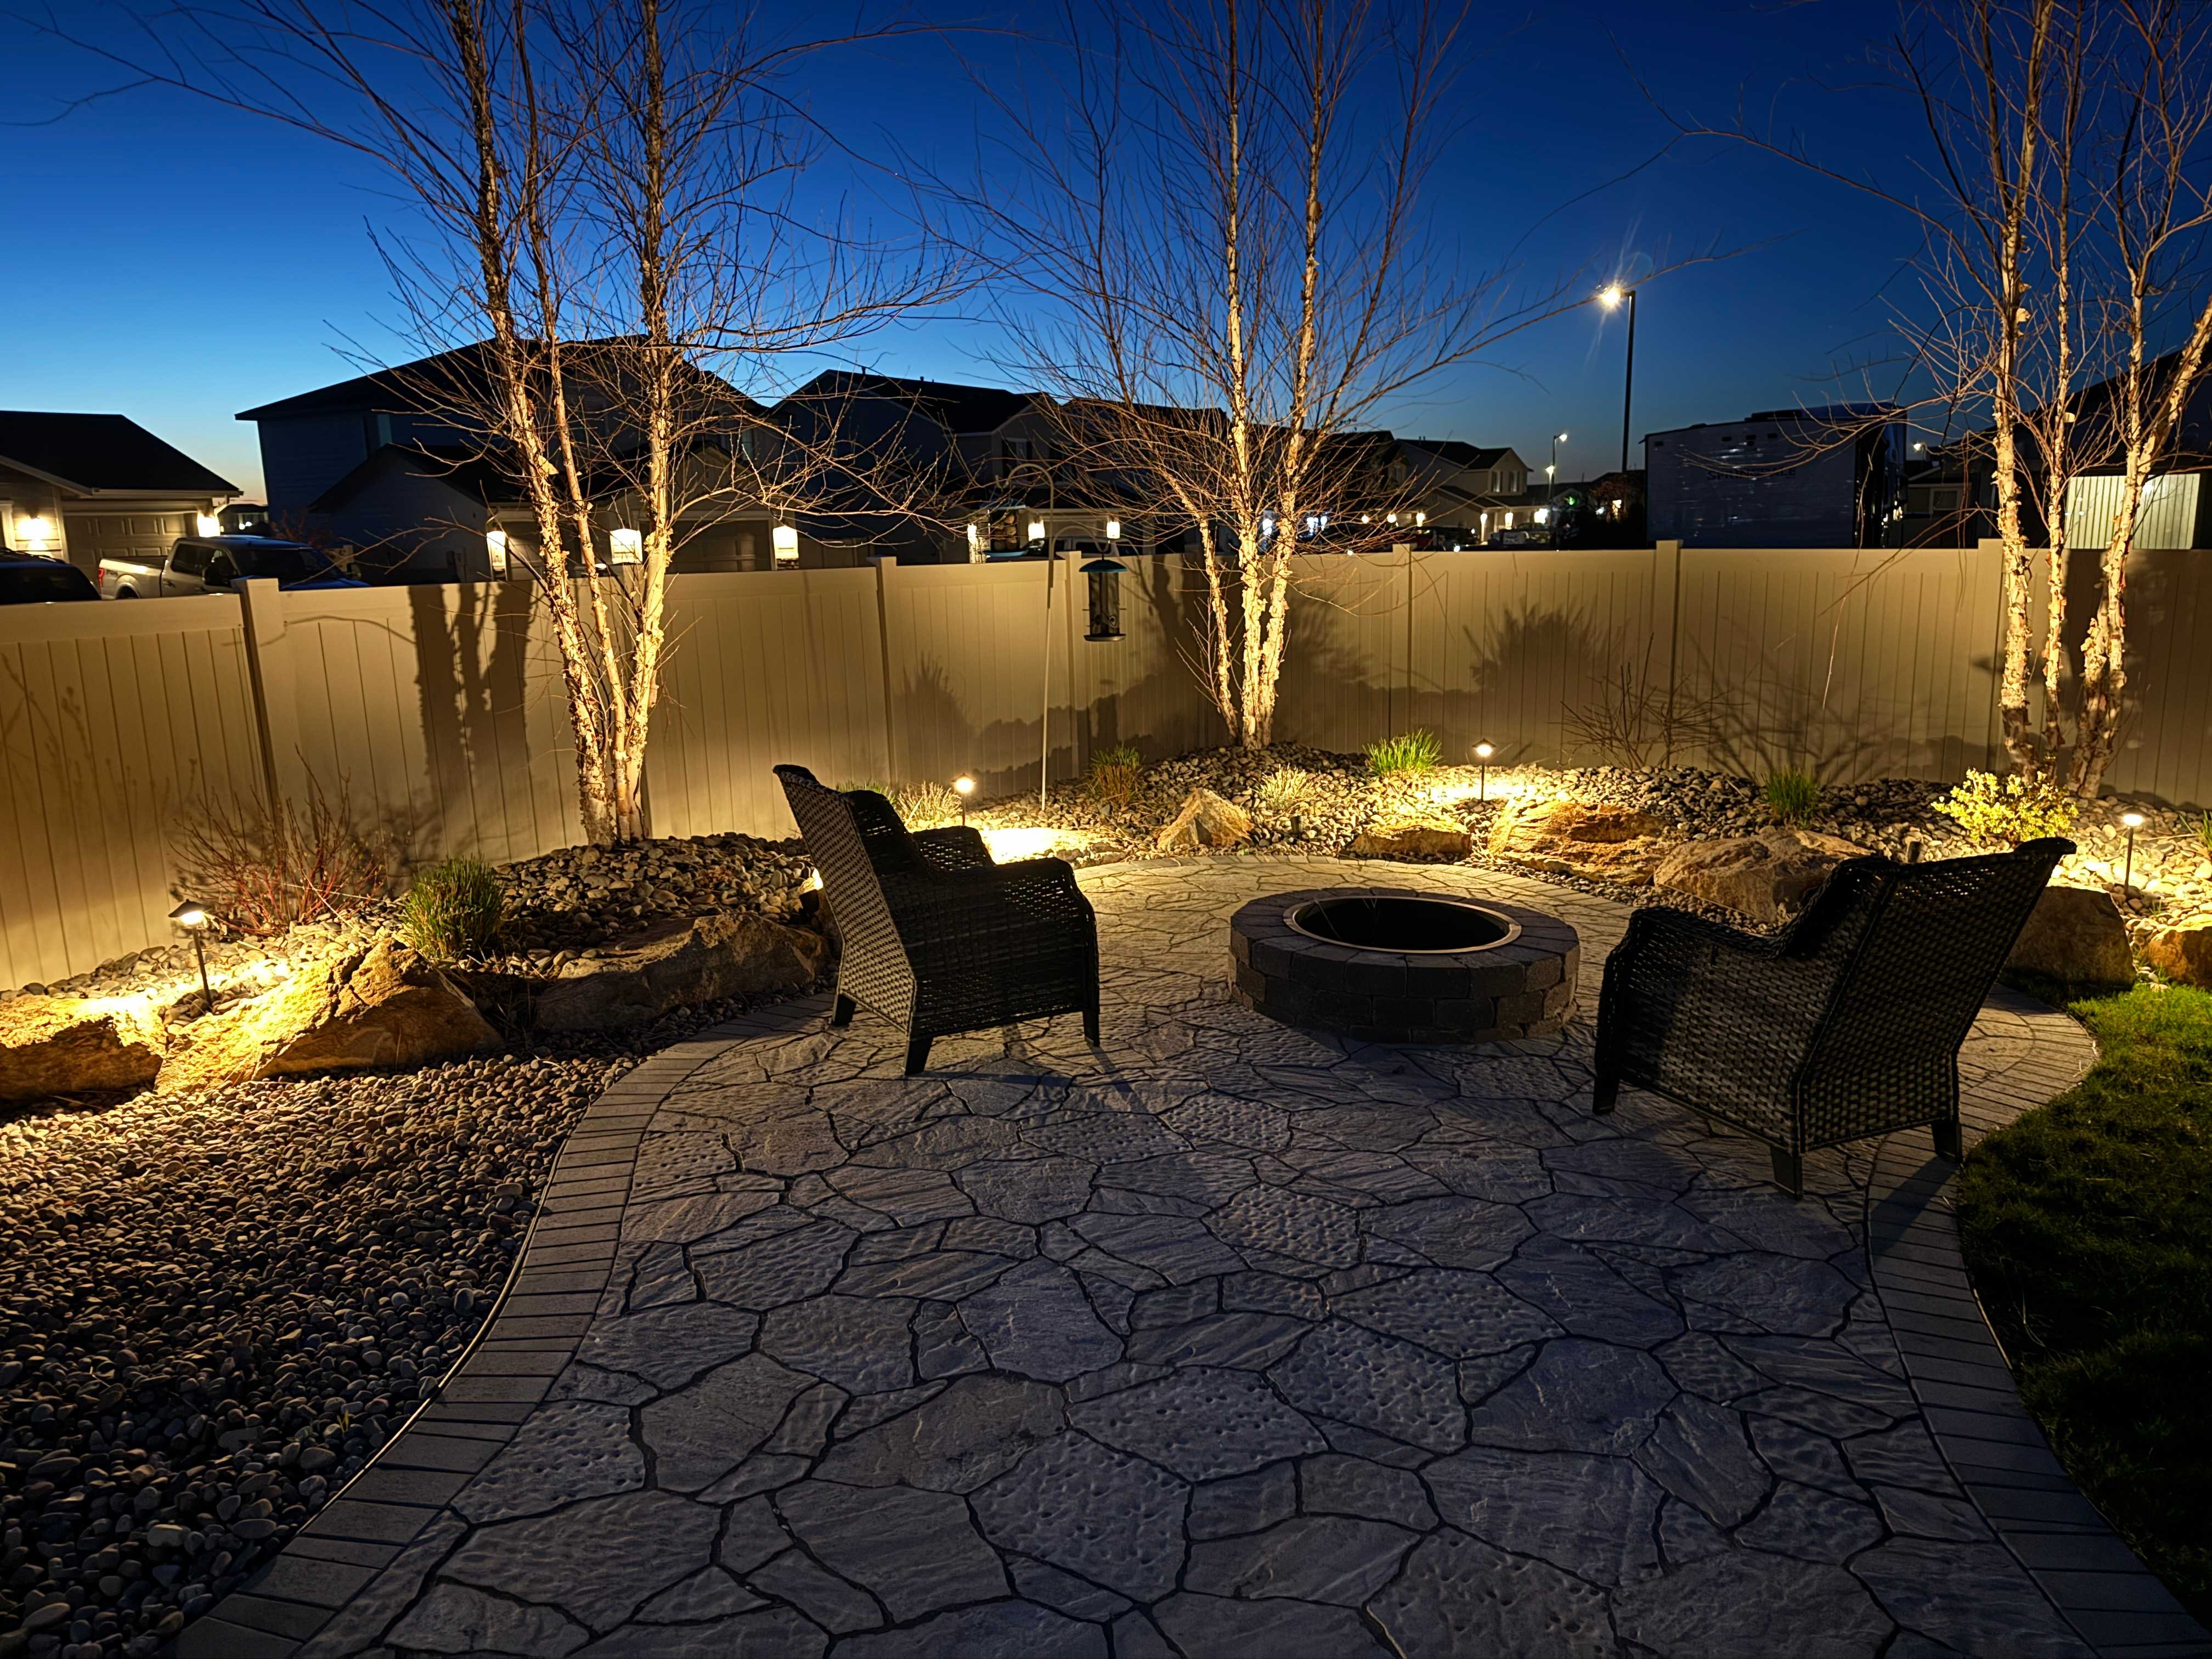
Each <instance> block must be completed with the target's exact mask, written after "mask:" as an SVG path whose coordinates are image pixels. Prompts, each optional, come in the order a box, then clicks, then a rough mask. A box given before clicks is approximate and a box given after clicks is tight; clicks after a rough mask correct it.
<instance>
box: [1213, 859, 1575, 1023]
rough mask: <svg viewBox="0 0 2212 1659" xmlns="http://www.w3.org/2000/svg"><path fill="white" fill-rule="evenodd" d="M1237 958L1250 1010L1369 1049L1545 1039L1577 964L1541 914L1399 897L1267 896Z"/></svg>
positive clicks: (1571, 992)
mask: <svg viewBox="0 0 2212 1659" xmlns="http://www.w3.org/2000/svg"><path fill="white" fill-rule="evenodd" d="M1230 947H1231V952H1232V953H1233V955H1234V957H1235V958H1236V964H1235V966H1236V989H1237V1000H1238V1001H1239V1002H1241V1003H1243V1005H1244V1006H1246V1007H1247V1008H1249V1009H1252V1010H1253V1011H1254V1012H1257V1013H1262V1014H1266V1015H1267V1016H1268V1017H1269V1018H1272V1019H1279V1020H1280V1021H1282V1022H1283V1023H1284V1024H1286V1025H1297V1026H1306V1027H1316V1028H1319V1029H1321V1030H1331V1031H1336V1032H1339V1033H1340V1034H1342V1035H1344V1036H1349V1037H1352V1038H1355V1039H1357V1040H1358V1041H1360V1042H1416V1043H1457V1042H1509V1041H1511V1040H1513V1039H1515V1038H1517V1037H1532V1036H1549V1035H1551V1034H1552V1033H1554V1032H1556V1031H1558V1030H1559V1028H1560V1027H1561V1026H1562V1025H1563V1024H1565V1021H1566V1017H1567V1014H1568V1012H1570V1011H1571V1009H1572V1008H1573V1006H1574V1000H1575V981H1576V977H1577V973H1578V971H1579V969H1580V966H1581V956H1582V941H1581V939H1579V938H1578V937H1577V934H1576V933H1575V930H1574V928H1573V927H1571V925H1570V924H1568V923H1567V922H1565V921H1561V920H1559V917H1557V916H1552V915H1545V914H1544V913H1543V912H1542V911H1541V910H1531V909H1528V908H1526V907H1525V906H1522V905H1517V904H1507V903H1504V902H1501V901H1499V900H1497V899H1490V898H1485V899H1481V900H1473V899H1462V898H1457V897H1454V896H1449V895H1444V894H1437V893H1424V892H1419V891H1413V890H1407V889H1405V888H1394V887H1333V888H1324V889H1320V890H1306V891H1302V892H1295V893H1271V894H1269V895H1268V896H1267V897H1265V898H1260V899H1255V900H1254V901H1253V902H1251V903H1249V904H1247V905H1246V906H1244V907H1243V908H1242V909H1240V910H1239V911H1237V915H1235V917H1233V918H1232V919H1231V922H1230Z"/></svg>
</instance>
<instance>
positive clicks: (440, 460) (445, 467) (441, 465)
mask: <svg viewBox="0 0 2212 1659" xmlns="http://www.w3.org/2000/svg"><path fill="white" fill-rule="evenodd" d="M392 467H404V469H405V470H407V471H410V472H413V473H415V474H416V475H417V476H419V477H425V478H435V480H437V482H438V483H441V484H444V485H445V486H446V487H447V489H451V490H453V492H454V493H455V494H456V495H460V496H463V497H465V499H467V500H469V501H483V502H485V503H487V504H489V503H491V502H495V501H497V502H507V501H513V500H514V499H516V497H517V496H518V495H520V491H519V490H518V489H517V488H516V486H515V483H514V480H513V477H512V476H510V475H509V474H508V473H507V471H505V470H503V469H502V468H501V467H499V466H497V465H495V464H494V463H493V462H492V461H490V460H489V459H487V458H486V457H485V456H484V454H483V452H482V451H480V450H474V449H460V448H443V447H438V446H435V445H431V444H381V445H380V446H378V447H376V448H374V449H373V450H371V451H370V452H369V453H368V459H366V460H363V461H362V463H361V464H360V465H357V466H356V467H355V468H354V469H353V471H350V472H349V473H347V474H346V475H345V476H344V477H342V478H340V479H338V480H337V483H333V484H331V487H330V488H329V489H325V490H324V491H323V493H322V494H321V495H318V496H316V497H315V499H314V500H313V501H309V502H308V503H307V511H308V512H310V513H335V512H336V511H337V509H338V508H339V507H342V506H343V505H344V503H345V502H346V501H349V499H351V498H352V497H353V496H354V495H356V493H358V492H359V491H360V489H362V486H363V485H364V484H366V483H368V482H369V481H370V480H371V479H373V478H374V477H376V476H377V475H378V474H380V473H381V472H384V471H386V470H387V469H389V468H392Z"/></svg>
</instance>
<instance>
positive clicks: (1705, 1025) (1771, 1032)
mask: <svg viewBox="0 0 2212 1659" xmlns="http://www.w3.org/2000/svg"><path fill="white" fill-rule="evenodd" d="M2073 850H2074V846H2073V843H2072V842H2065V841H2057V840H2051V841H2032V842H2027V844H2026V845H2024V846H2022V847H2021V848H2019V850H2017V851H2016V852H2012V853H2004V854H1996V855H1995V856H1993V857H1988V858H1969V859H1948V860H1942V861H1941V862H1939V863H1934V864H1898V863H1895V862H1893V861H1892V860H1889V859H1886V858H1863V859H1851V860H1847V861H1846V862H1844V863H1843V864H1840V865H1838V866H1836V868H1835V870H1834V871H1833V872H1831V873H1830V875H1829V877H1828V879H1827V881H1826V884H1823V885H1822V887H1821V888H1820V891H1819V892H1817V893H1815V894H1814V896H1813V899H1812V901H1811V902H1810V903H1808V905H1807V906H1806V908H1805V910H1804V913H1803V914H1802V915H1800V916H1799V917H1798V918H1797V920H1796V921H1795V922H1794V923H1793V924H1792V925H1791V926H1790V928H1789V929H1788V930H1787V931H1786V932H1784V933H1781V934H1780V935H1778V936H1777V937H1775V938H1771V939H1759V938H1754V937H1753V936H1752V935H1750V934H1747V933H1738V932H1736V931H1735V929H1734V928H1732V927H1721V926H1720V925H1719V924H1717V923H1716V922H1711V921H1705V920H1704V919H1703V918H1702V917H1699V916H1694V915H1690V914H1689V913H1688V912H1686V911H1682V910H1672V909H1664V908H1659V907H1656V906H1654V907H1650V908H1645V909H1642V910H1638V912H1637V913H1636V914H1635V915H1632V916H1631V917H1630V918H1629V921H1628V933H1627V936H1626V938H1624V939H1622V940H1621V942H1620V945H1617V946H1615V947H1614V949H1613V954H1612V955H1611V956H1609V957H1607V958H1606V963H1605V986H1604V989H1603V990H1602V991H1601V993H1600V994H1599V998H1598V1010H1597V1061H1596V1068H1597V1080H1596V1088H1595V1105H1596V1109H1597V1110H1598V1111H1600V1112H1609V1111H1611V1110H1612V1109H1613V1102H1614V1100H1615V1098H1616V1097H1617V1096H1618V1095H1619V1093H1620V1085H1622V1084H1623V1083H1634V1084H1638V1085H1641V1086H1642V1087H1644V1088H1646V1089H1650V1090H1652V1091H1655V1092H1656V1093H1659V1094H1662V1095H1664V1096H1666V1097H1668V1099H1670V1100H1673V1101H1675V1102H1677V1103H1680V1104H1681V1105H1684V1106H1686V1107H1688V1108H1689V1109H1691V1110H1692V1111H1694V1112H1697V1113H1699V1115H1702V1116H1705V1117H1707V1118H1717V1119H1718V1120H1720V1121H1722V1122H1724V1123H1729V1124H1733V1125H1734V1126H1735V1127H1737V1128H1739V1129H1743V1130H1746V1131H1747V1132H1749V1133H1752V1134H1753V1135H1756V1136H1758V1137H1759V1139H1761V1140H1764V1141H1765V1142H1766V1143H1767V1145H1768V1146H1770V1147H1771V1149H1772V1152H1773V1157H1774V1179H1775V1181H1776V1182H1778V1184H1779V1185H1781V1186H1783V1187H1784V1188H1787V1189H1788V1190H1789V1192H1790V1195H1791V1196H1792V1197H1793V1198H1794V1197H1796V1196H1798V1195H1799V1194H1801V1193H1802V1191H1803V1189H1804V1155H1805V1154H1806V1153H1807V1152H1812V1151H1814V1150H1815V1149H1816V1148H1819V1147H1822V1146H1838V1145H1840V1144H1841V1143H1843V1142H1844V1141H1847V1140H1857V1139H1860V1138H1861V1137H1863V1136H1866V1135H1878V1134H1887V1133H1889V1132H1890V1131H1891V1130H1893V1129H1907V1128H1913V1127H1917V1126H1919V1125H1921V1124H1923V1123H1926V1124H1931V1125H1933V1126H1934V1127H1935V1131H1936V1152H1937V1153H1938V1154H1939V1155H1941V1156H1942V1157H1945V1158H1954V1159H1955V1158H1958V1156H1959V1154H1960V1141H1959V1048H1960V1044H1961V1043H1963V1042H1965V1041H1966V1030H1967V1028H1968V1027H1969V1026H1970V1025H1972V1024H1973V1020H1974V1014H1975V1012H1976V1011H1977V1010H1978V1008H1980V1006H1982V998H1983V997H1984V995H1986V994H1988V992H1989V988H1990V985H1991V984H1992V983H1993V982H1995V981H1996V976H1997V970H1998V969H2000V968H2002V966H2003V965H2004V960H2005V957H2007V955H2008V954H2009V953H2010V951H2011V950H2012V946H2013V942H2014V940H2015V939H2017V938H2018V937H2019V936H2020V930H2021V928H2022V927H2024V926H2026V925H2027V917H2028V913H2029V912H2030V911H2032V910H2033V909H2034V908H2035V901H2036V898H2037V896H2039V895H2040V894H2041V893H2042V891H2043V890H2044V888H2045V885H2046V884H2048V883H2049V882H2050V879H2051V871H2052V869H2053V868H2054V867H2055V866H2057V862H2058V860H2060V859H2061V858H2063V857H2064V856H2065V855H2066V854H2069V853H2070V852H2072V851H2073Z"/></svg>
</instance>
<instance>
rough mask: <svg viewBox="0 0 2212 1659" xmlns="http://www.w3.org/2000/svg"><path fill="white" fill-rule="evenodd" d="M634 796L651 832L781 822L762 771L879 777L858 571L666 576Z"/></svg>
mask: <svg viewBox="0 0 2212 1659" xmlns="http://www.w3.org/2000/svg"><path fill="white" fill-rule="evenodd" d="M668 631H669V635H670V638H671V641H672V644H671V649H670V653H669V657H668V664H667V671H666V673H665V676H664V677H663V680H662V686H661V694H660V703H659V708H658V710H657V711H656V712H655V714H654V716H653V739H652V744H651V747H650V749H649V750H648V751H647V752H648V757H649V758H648V760H647V771H646V794H647V801H648V802H649V804H650V805H651V809H652V818H653V833H654V834H656V835H662V836H705V835H715V834H720V833H721V832H723V831H726V830H732V829H736V830H742V831H743V832H744V833H745V834H747V835H754V836H773V837H781V836H788V835H790V834H791V833H792V832H793V831H792V823H791V811H790V808H789V807H788V806H787V805H785V804H784V799H783V793H782V791H781V789H779V788H778V787H777V786H776V781H775V776H774V775H773V774H772V771H771V769H772V768H774V767H775V765H776V763H778V762H781V761H792V762H795V763H798V764H799V765H801V766H805V767H810V768H811V769H813V771H814V772H815V773H816V774H817V775H818V776H820V777H821V778H822V779H823V781H825V782H829V783H841V782H843V781H847V780H848V779H860V778H878V777H883V776H884V775H886V774H888V772H889V771H890V747H889V744H888V743H887V742H886V740H885V734H884V658H883V630H882V623H881V620H880V618H879V617H878V611H877V594H876V573H875V572H874V571H873V570H870V569H858V570H853V569H847V570H762V571H729V572H717V573H714V574H699V575H687V576H672V577H671V578H670V579H669V583H668Z"/></svg>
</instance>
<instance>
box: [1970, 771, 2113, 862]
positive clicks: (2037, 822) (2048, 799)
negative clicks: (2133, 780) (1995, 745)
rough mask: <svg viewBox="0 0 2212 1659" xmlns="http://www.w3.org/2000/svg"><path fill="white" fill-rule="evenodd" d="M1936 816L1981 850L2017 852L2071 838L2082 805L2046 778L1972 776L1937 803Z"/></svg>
mask: <svg viewBox="0 0 2212 1659" xmlns="http://www.w3.org/2000/svg"><path fill="white" fill-rule="evenodd" d="M1936 811H1939V812H1941V813H1942V815H1943V816H1944V817H1947V818H1949V819H1951V820H1952V821H1953V822H1954V823H1957V824H1958V826H1959V828H1960V830H1961V831H1962V832H1963V833H1964V834H1965V836H1966V839H1967V840H1969V841H1971V842H1973V843H1974V844H1975V845H1977V846H1978V847H2017V846H2019V845H2020V844H2021V842H2029V841H2035V840H2039V839H2040V838H2041V837H2043V836H2063V835H2066V834H2069V832H2071V831H2072V829H2073V828H2074V820H2075V816H2076V815H2077V814H2078V813H2079V812H2080V811H2081V802H2080V801H2078V800H2076V799H2075V798H2074V797H2073V796H2072V795H2069V794H2068V793H2066V792H2065V791H2064V790H2063V789H2061V788H2060V787H2058V786H2057V784H2055V783H2053V782H2051V781H2050V780H2049V779H2047V778H2037V779H2033V780H2030V779H2027V778H2023V777H2022V776H2021V775H2020V774H2019V773H2017V772H2014V773H2011V774H2008V775H2006V776H2004V777H2002V778H2000V777H1997V776H1996V775H1993V774H1991V773H1988V772H1969V773H1967V774H1966V781H1965V782H1964V783H1962V784H1960V786H1959V787H1957V788H1955V789H1954V790H1953V791H1952V792H1951V793H1949V794H1948V795H1946V796H1944V797H1943V799H1941V800H1939V801H1937V802H1936Z"/></svg>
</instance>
